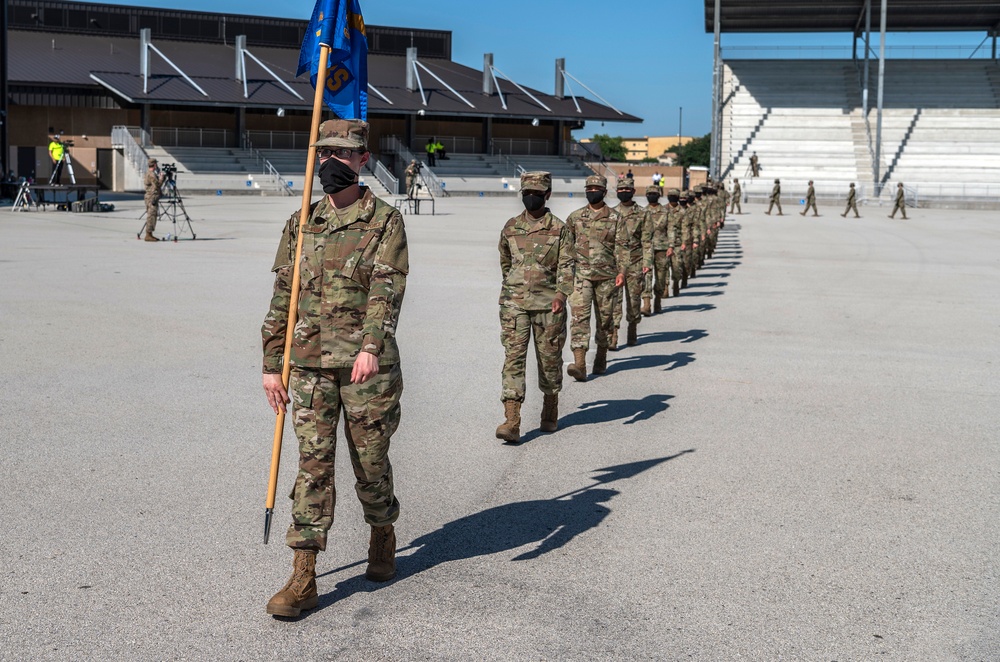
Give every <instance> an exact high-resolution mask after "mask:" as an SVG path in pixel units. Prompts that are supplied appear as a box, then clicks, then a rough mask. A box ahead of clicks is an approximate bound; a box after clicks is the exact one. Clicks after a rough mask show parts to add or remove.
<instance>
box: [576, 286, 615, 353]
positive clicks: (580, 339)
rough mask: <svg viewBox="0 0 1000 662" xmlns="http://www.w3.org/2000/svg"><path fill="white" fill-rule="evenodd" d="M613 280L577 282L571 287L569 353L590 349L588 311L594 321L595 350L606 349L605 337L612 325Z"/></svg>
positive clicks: (609, 333) (609, 332) (606, 341)
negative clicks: (593, 316) (592, 315)
mask: <svg viewBox="0 0 1000 662" xmlns="http://www.w3.org/2000/svg"><path fill="white" fill-rule="evenodd" d="M617 289H618V288H616V287H615V281H614V279H610V278H609V279H607V280H590V279H589V278H577V279H576V282H575V283H574V284H573V294H572V295H571V296H570V298H569V307H570V312H571V313H572V316H571V318H570V320H571V321H570V342H569V346H570V348H571V349H590V314H591V309H593V311H594V312H595V314H596V315H595V316H596V317H597V332H596V333H595V334H594V341H595V342H596V343H597V346H598V347H607V346H608V342H609V340H608V336H609V335H611V329H612V328H613V327H612V326H611V325H612V324H614V318H613V317H612V314H611V310H612V305H613V304H614V301H615V293H616V290H617Z"/></svg>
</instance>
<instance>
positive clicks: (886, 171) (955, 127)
mask: <svg viewBox="0 0 1000 662" xmlns="http://www.w3.org/2000/svg"><path fill="white" fill-rule="evenodd" d="M877 64H878V63H877V62H873V63H872V68H871V83H870V86H871V92H870V97H869V107H870V108H871V110H870V111H869V122H870V124H871V134H872V139H874V135H875V131H876V117H877V116H876V112H875V110H874V108H875V106H876V90H877V85H878V67H877ZM998 84H1000V76H998V73H997V67H996V65H994V64H992V63H990V62H988V61H982V60H887V61H886V86H885V90H884V95H883V97H884V101H883V106H884V113H883V121H882V136H883V138H882V153H881V159H880V163H881V168H880V170H881V173H882V178H883V181H884V182H886V183H887V184H892V183H894V182H897V181H903V182H905V183H906V185H907V187H908V188H912V189H914V190H915V192H916V193H917V194H918V195H919V196H920V197H923V198H925V199H926V198H933V197H945V198H947V197H955V196H961V195H972V196H976V195H986V192H987V191H992V194H993V195H998V194H1000V101H998V97H997V92H996V90H997V89H998V87H1000V85H998ZM723 88H724V92H723V99H724V101H725V106H724V108H723V130H722V160H721V163H720V166H721V170H722V172H723V173H725V174H726V176H727V178H731V177H733V176H736V177H740V178H741V179H743V180H744V182H745V183H744V190H748V192H749V193H751V194H766V193H767V192H768V191H770V187H771V185H772V183H773V180H774V179H775V178H780V179H781V181H782V188H783V193H784V194H785V196H786V197H787V198H789V199H793V198H795V197H797V196H799V195H800V193H801V192H804V190H805V186H806V182H807V181H808V180H809V179H813V180H815V181H816V189H817V193H818V194H819V195H820V196H821V197H823V196H831V197H842V196H843V193H844V192H845V191H846V189H847V184H848V183H849V182H852V181H854V182H857V183H858V186H859V187H860V189H861V191H862V195H863V196H865V195H871V192H872V191H871V189H872V188H873V187H872V185H871V182H872V178H873V175H872V156H871V152H870V151H869V142H868V131H867V129H866V127H865V120H864V116H863V113H862V109H861V106H862V101H861V84H860V75H859V65H856V64H855V62H853V61H851V60H730V61H728V62H727V63H726V67H725V77H724V83H723ZM755 151H756V152H757V156H758V157H759V159H760V163H761V178H760V179H758V180H756V181H753V182H751V181H750V180H749V172H748V169H749V158H750V155H751V154H752V153H753V152H755ZM990 187H992V188H990ZM800 189H801V191H800Z"/></svg>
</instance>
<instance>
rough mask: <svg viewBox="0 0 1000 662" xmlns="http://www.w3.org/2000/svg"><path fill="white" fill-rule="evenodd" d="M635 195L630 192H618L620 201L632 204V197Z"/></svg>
mask: <svg viewBox="0 0 1000 662" xmlns="http://www.w3.org/2000/svg"><path fill="white" fill-rule="evenodd" d="M633 195H635V193H629V192H628V191H618V199H619V200H621V201H622V202H632V196H633Z"/></svg>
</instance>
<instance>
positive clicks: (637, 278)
mask: <svg viewBox="0 0 1000 662" xmlns="http://www.w3.org/2000/svg"><path fill="white" fill-rule="evenodd" d="M645 280H646V279H645V277H644V276H643V273H642V263H640V262H636V263H635V264H632V265H629V266H628V267H627V268H626V269H625V287H622V288H615V301H614V308H613V310H614V314H613V315H612V317H613V322H612V323H613V324H614V326H612V327H611V328H612V329H617V328H618V327H620V326H621V325H622V310H623V306H622V303H623V302H624V304H625V305H624V311H625V319H626V320H628V322H629V324H631V323H632V322H635V323H636V324H638V323H639V321H640V320H641V319H642V315H640V314H639V310H640V306H641V305H642V293H643V291H644V290H645V289H646V288H645V282H644V281H645Z"/></svg>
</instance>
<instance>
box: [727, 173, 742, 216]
mask: <svg viewBox="0 0 1000 662" xmlns="http://www.w3.org/2000/svg"><path fill="white" fill-rule="evenodd" d="M734 212H735V213H737V214H742V213H743V188H742V187H741V186H740V180H738V179H734V180H733V196H732V197H731V198H730V205H729V213H730V214H732V213H734Z"/></svg>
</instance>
